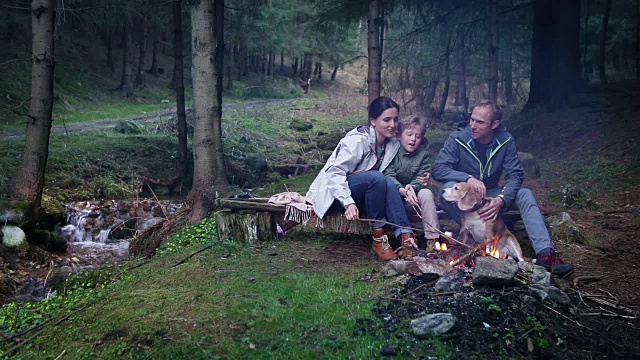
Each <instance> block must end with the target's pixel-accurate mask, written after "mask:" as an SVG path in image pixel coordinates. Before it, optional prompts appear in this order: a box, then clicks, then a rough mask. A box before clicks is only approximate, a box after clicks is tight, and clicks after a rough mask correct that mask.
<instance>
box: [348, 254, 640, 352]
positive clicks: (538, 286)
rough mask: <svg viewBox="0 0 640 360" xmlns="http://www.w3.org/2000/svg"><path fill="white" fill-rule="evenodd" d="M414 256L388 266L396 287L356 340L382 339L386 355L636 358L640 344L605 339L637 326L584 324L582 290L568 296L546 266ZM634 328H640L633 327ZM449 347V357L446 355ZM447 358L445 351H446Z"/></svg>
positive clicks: (624, 321) (633, 331) (363, 324)
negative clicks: (462, 262) (460, 262)
mask: <svg viewBox="0 0 640 360" xmlns="http://www.w3.org/2000/svg"><path fill="white" fill-rule="evenodd" d="M436 257H437V256H430V258H429V259H428V258H424V257H420V256H417V257H414V258H409V259H406V260H397V261H391V262H389V263H387V265H386V266H385V268H384V272H383V273H384V274H385V276H387V277H392V278H393V279H394V280H393V281H395V282H396V284H397V286H395V287H394V288H392V289H391V290H390V294H389V295H388V296H386V297H383V299H382V300H380V303H379V306H378V307H377V308H376V309H375V311H374V314H375V319H373V320H372V319H369V320H363V321H361V322H359V326H358V328H357V330H356V331H355V332H354V335H355V336H359V335H365V334H366V335H370V336H374V337H381V338H382V339H384V342H385V344H384V346H383V348H382V349H381V352H380V354H381V355H382V356H395V355H398V356H402V357H417V358H440V357H442V356H445V357H452V358H461V359H462V358H464V359H488V358H491V359H494V358H503V357H525V358H526V357H532V358H576V359H577V358H584V357H585V356H593V355H594V354H596V355H597V356H605V357H607V356H608V357H611V356H613V357H619V356H626V355H629V354H636V355H637V354H638V353H637V352H636V351H637V350H638V349H637V348H638V345H637V344H636V345H633V344H634V343H635V342H634V343H631V342H623V344H622V345H620V344H617V345H618V346H617V347H616V346H614V345H612V344H614V343H616V342H617V341H616V340H617V339H615V338H614V339H612V338H610V337H608V336H606V335H602V334H603V332H605V329H609V331H611V329H612V327H614V326H615V329H617V330H619V331H618V332H619V336H620V337H621V338H624V339H630V336H634V335H633V334H635V335H638V330H637V327H636V326H635V325H630V321H631V320H628V319H631V318H633V319H635V317H627V319H625V318H623V317H621V318H611V317H609V318H607V319H602V318H595V317H589V318H587V319H585V318H581V316H580V314H581V313H585V312H588V311H590V309H591V307H590V306H589V305H587V303H585V299H583V298H581V297H580V295H579V291H575V290H572V291H569V290H567V292H565V291H563V290H561V289H560V288H559V287H557V286H552V285H558V284H555V281H554V280H553V278H552V276H551V275H550V274H549V273H548V272H547V271H546V270H545V269H544V268H542V267H540V266H536V265H534V264H532V263H528V262H520V263H517V262H515V261H513V260H509V259H496V258H492V257H483V256H478V257H476V258H475V259H472V260H470V261H469V262H468V263H472V264H474V265H475V266H473V267H467V266H459V267H452V266H450V265H449V263H448V262H447V261H445V260H443V259H435V258H436ZM636 324H637V323H636ZM443 343H444V344H445V345H446V348H448V349H449V350H447V351H450V353H446V354H444V355H443V346H442V344H443ZM445 352H446V351H445Z"/></svg>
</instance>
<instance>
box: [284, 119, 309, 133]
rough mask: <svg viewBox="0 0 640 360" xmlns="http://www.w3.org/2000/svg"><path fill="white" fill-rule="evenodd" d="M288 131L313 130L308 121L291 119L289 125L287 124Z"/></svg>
mask: <svg viewBox="0 0 640 360" xmlns="http://www.w3.org/2000/svg"><path fill="white" fill-rule="evenodd" d="M289 129H293V130H296V131H307V130H311V129H313V124H312V123H311V121H310V120H303V119H293V120H291V123H289Z"/></svg>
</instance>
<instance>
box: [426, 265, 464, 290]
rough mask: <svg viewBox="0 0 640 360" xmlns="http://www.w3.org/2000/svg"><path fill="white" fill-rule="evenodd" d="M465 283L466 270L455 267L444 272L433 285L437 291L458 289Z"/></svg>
mask: <svg viewBox="0 0 640 360" xmlns="http://www.w3.org/2000/svg"><path fill="white" fill-rule="evenodd" d="M463 284H464V270H463V269H453V270H451V271H449V272H448V273H446V274H444V276H442V277H441V278H440V279H438V282H436V284H435V285H434V287H433V291H435V292H447V291H457V290H460V289H461V288H462V285H463Z"/></svg>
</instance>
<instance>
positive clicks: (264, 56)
mask: <svg viewBox="0 0 640 360" xmlns="http://www.w3.org/2000/svg"><path fill="white" fill-rule="evenodd" d="M268 58H269V59H271V57H268ZM267 65H268V60H267V51H266V50H265V49H264V47H262V50H261V52H260V73H261V74H262V76H265V75H266V74H267Z"/></svg>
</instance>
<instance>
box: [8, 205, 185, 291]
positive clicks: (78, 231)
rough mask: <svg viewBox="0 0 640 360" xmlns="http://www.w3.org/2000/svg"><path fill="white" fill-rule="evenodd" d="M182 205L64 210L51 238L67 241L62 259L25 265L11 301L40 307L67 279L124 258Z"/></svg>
mask: <svg viewBox="0 0 640 360" xmlns="http://www.w3.org/2000/svg"><path fill="white" fill-rule="evenodd" d="M181 204H182V199H167V200H155V199H154V200H151V199H135V200H97V201H82V202H73V203H68V204H65V207H66V210H67V218H66V222H65V223H63V224H58V225H57V226H56V233H58V234H59V235H60V236H62V237H63V238H64V239H65V240H66V241H67V250H66V252H65V253H58V254H52V253H47V256H46V259H45V263H44V264H42V263H36V262H33V261H25V262H24V263H22V264H21V265H20V268H18V269H17V270H16V271H14V275H16V279H17V280H18V282H19V283H20V285H19V287H18V291H17V295H16V296H15V297H14V298H13V300H18V301H40V300H42V299H44V298H46V297H49V296H53V295H55V291H56V289H57V288H59V287H61V286H62V285H64V281H65V279H66V278H67V277H69V276H70V275H73V274H78V273H80V272H82V271H85V270H93V269H96V268H99V267H100V266H104V265H108V264H119V263H122V262H123V261H125V260H127V259H128V257H129V241H130V239H131V238H133V237H134V236H135V235H137V234H138V233H140V232H141V231H144V230H145V229H147V228H149V227H150V226H153V225H155V224H157V223H158V222H160V221H162V219H164V218H165V217H166V216H168V215H171V214H173V213H174V212H175V211H176V210H177V209H178V208H179V207H180V206H181Z"/></svg>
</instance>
